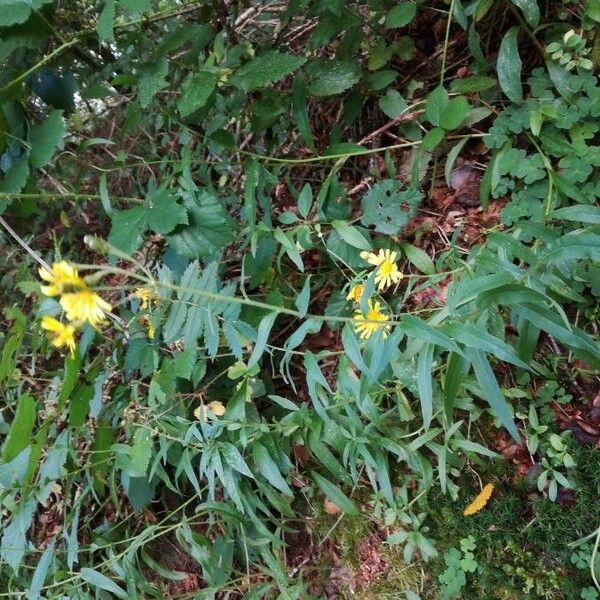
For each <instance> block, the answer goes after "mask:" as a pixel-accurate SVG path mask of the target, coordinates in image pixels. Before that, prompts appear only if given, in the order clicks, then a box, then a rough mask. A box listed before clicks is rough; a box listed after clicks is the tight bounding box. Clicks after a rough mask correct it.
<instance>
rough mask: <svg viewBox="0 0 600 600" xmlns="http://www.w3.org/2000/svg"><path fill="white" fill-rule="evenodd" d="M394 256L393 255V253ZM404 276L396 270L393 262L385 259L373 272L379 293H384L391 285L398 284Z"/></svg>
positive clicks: (396, 267)
mask: <svg viewBox="0 0 600 600" xmlns="http://www.w3.org/2000/svg"><path fill="white" fill-rule="evenodd" d="M394 254H395V253H394ZM403 277H404V275H403V274H402V272H401V271H400V270H399V269H398V266H397V265H396V263H395V262H392V261H391V260H390V259H387V258H386V259H385V260H384V261H383V262H382V263H381V264H380V265H379V266H378V267H377V271H376V272H375V283H376V284H377V289H378V290H379V291H380V292H385V290H387V289H388V288H389V287H390V286H391V285H393V284H395V283H398V282H399V281H400V280H401V279H402V278H403Z"/></svg>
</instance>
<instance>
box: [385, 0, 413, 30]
mask: <svg viewBox="0 0 600 600" xmlns="http://www.w3.org/2000/svg"><path fill="white" fill-rule="evenodd" d="M416 14H417V5H416V4H415V3H414V2H401V3H400V4H398V5H397V6H394V7H393V8H392V9H391V10H390V11H389V12H388V14H387V15H386V17H385V26H386V27H387V28H388V29H395V28H398V27H404V26H405V25H408V24H409V23H410V22H411V21H412V20H413V19H414V18H415V15H416Z"/></svg>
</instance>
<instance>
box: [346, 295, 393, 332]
mask: <svg viewBox="0 0 600 600" xmlns="http://www.w3.org/2000/svg"><path fill="white" fill-rule="evenodd" d="M368 304H369V310H368V311H367V314H366V315H363V314H362V312H361V311H360V310H357V311H356V313H355V314H354V330H355V331H356V333H358V334H359V335H360V339H361V340H368V339H369V338H370V337H371V336H372V335H373V334H374V333H375V332H376V331H377V330H378V329H381V328H383V337H384V338H385V337H387V336H388V333H389V331H390V326H389V325H386V324H385V322H386V321H388V320H389V317H388V315H386V314H385V313H383V312H381V302H375V303H374V302H373V301H372V300H369V301H368ZM369 321H374V322H372V323H370V322H369Z"/></svg>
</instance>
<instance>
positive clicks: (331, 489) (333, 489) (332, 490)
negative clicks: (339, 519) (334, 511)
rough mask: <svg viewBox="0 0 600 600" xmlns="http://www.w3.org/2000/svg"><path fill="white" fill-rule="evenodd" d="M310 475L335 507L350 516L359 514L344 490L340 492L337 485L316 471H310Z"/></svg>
mask: <svg viewBox="0 0 600 600" xmlns="http://www.w3.org/2000/svg"><path fill="white" fill-rule="evenodd" d="M312 477H313V479H314V480H315V482H316V484H317V485H318V486H319V487H320V488H321V490H322V491H323V493H324V494H325V495H326V496H327V497H328V498H329V499H330V500H331V501H332V502H333V503H334V504H335V505H336V506H337V507H339V508H341V509H342V510H343V511H344V512H345V513H346V514H347V515H350V516H351V517H356V516H358V515H359V514H360V513H359V511H358V508H357V507H356V505H355V504H354V502H352V500H350V498H348V496H346V494H344V492H342V490H340V488H339V487H337V486H336V485H334V484H333V483H331V481H329V480H328V479H325V477H323V476H322V475H319V474H318V473H316V472H313V473H312Z"/></svg>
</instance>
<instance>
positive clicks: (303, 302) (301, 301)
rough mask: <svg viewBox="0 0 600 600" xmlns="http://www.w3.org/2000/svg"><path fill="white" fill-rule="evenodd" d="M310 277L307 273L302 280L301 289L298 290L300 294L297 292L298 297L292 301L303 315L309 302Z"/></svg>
mask: <svg viewBox="0 0 600 600" xmlns="http://www.w3.org/2000/svg"><path fill="white" fill-rule="evenodd" d="M310 278H311V276H310V275H309V276H308V277H307V278H306V279H305V280H304V285H303V286H302V291H301V292H300V294H298V297H297V298H296V300H295V301H294V303H295V304H296V308H297V309H298V311H299V312H300V313H301V314H302V316H303V317H304V316H305V315H306V312H307V311H308V303H309V302H310Z"/></svg>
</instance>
